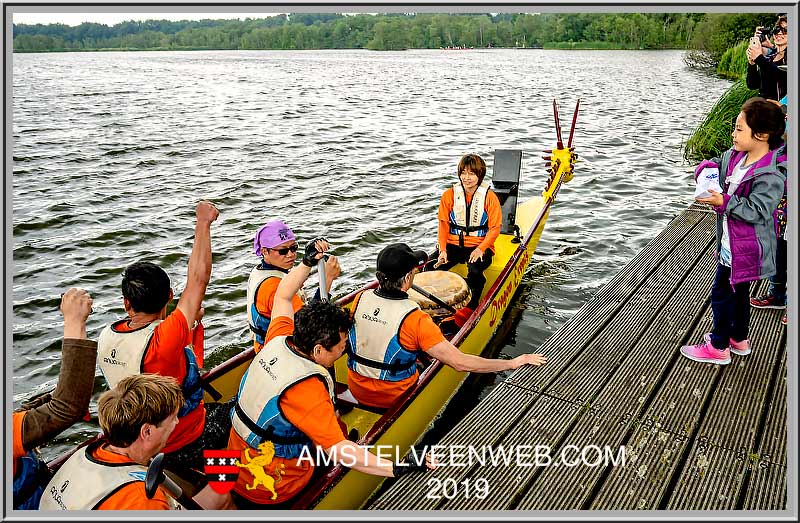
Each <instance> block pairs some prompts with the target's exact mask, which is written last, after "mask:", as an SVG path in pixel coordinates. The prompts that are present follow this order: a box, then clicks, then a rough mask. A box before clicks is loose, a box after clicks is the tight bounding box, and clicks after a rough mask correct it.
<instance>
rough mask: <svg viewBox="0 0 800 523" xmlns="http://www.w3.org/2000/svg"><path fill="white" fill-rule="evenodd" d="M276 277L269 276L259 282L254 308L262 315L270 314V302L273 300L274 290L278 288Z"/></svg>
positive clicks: (278, 282)
mask: <svg viewBox="0 0 800 523" xmlns="http://www.w3.org/2000/svg"><path fill="white" fill-rule="evenodd" d="M280 282H281V280H280V279H278V278H269V279H268V280H265V281H264V282H262V283H261V285H260V286H259V287H258V294H256V310H257V311H258V312H260V313H261V314H263V315H264V316H272V304H273V303H274V302H275V291H276V290H278V284H280Z"/></svg>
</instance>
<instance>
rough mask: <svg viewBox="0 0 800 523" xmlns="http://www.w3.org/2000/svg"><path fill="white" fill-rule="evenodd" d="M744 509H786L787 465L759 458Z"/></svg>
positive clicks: (754, 466)
mask: <svg viewBox="0 0 800 523" xmlns="http://www.w3.org/2000/svg"><path fill="white" fill-rule="evenodd" d="M751 474H752V475H751V476H750V483H749V486H748V489H747V497H746V498H745V501H744V506H743V507H742V508H743V509H744V510H786V508H787V506H786V467H783V466H781V465H776V464H775V463H770V462H768V461H763V460H759V461H758V463H756V464H754V465H753V470H752V472H751Z"/></svg>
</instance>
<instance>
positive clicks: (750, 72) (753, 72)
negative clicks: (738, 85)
mask: <svg viewBox="0 0 800 523" xmlns="http://www.w3.org/2000/svg"><path fill="white" fill-rule="evenodd" d="M757 62H758V58H756V63H755V64H750V63H748V64H747V76H746V77H745V83H746V84H747V88H748V89H752V90H754V91H757V90H759V89H760V88H761V72H760V71H759V70H758V65H757Z"/></svg>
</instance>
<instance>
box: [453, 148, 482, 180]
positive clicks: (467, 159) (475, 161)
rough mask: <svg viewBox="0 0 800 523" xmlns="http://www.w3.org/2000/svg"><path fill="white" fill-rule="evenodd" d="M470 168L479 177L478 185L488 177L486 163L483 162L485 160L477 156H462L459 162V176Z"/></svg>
mask: <svg viewBox="0 0 800 523" xmlns="http://www.w3.org/2000/svg"><path fill="white" fill-rule="evenodd" d="M468 167H469V170H470V171H472V172H473V173H474V174H475V175H477V176H478V184H481V183H483V178H484V177H485V176H486V162H484V161H483V158H481V157H480V156H478V155H477V154H465V155H464V156H462V157H461V160H459V161H458V175H459V176H461V173H462V172H464V169H466V168H468Z"/></svg>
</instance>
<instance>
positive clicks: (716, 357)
mask: <svg viewBox="0 0 800 523" xmlns="http://www.w3.org/2000/svg"><path fill="white" fill-rule="evenodd" d="M681 354H683V355H684V356H686V357H687V358H689V359H690V360H694V361H699V362H701V363H715V364H717V365H727V364H728V363H730V362H731V349H730V347H725V350H717V349H715V348H714V346H713V345H711V333H709V332H707V333H705V334H704V335H703V343H699V344H697V345H684V346H683V347H681Z"/></svg>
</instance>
